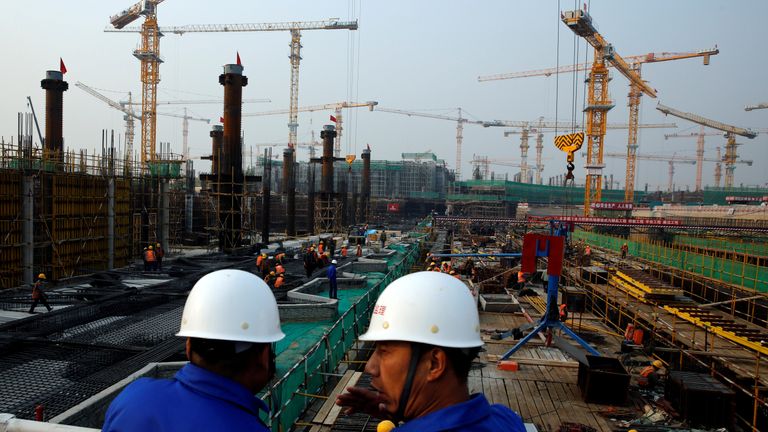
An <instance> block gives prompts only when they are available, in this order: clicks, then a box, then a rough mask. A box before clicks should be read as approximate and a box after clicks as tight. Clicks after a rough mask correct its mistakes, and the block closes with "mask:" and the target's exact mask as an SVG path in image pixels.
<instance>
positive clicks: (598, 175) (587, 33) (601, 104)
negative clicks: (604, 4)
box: [562, 9, 656, 215]
mask: <svg viewBox="0 0 768 432" xmlns="http://www.w3.org/2000/svg"><path fill="white" fill-rule="evenodd" d="M562 21H563V23H565V25H566V26H568V28H570V29H571V30H572V31H573V32H574V33H576V35H578V36H580V37H582V38H584V39H585V40H586V41H587V42H589V44H590V45H592V47H594V59H593V62H592V68H591V70H590V73H589V90H588V92H589V94H588V102H587V107H586V111H587V130H586V134H587V162H586V164H585V165H584V168H585V169H586V170H587V179H586V182H585V184H584V214H585V215H589V212H590V206H591V203H593V202H600V201H601V199H602V179H603V175H602V172H603V168H604V167H605V164H603V148H604V141H605V125H606V122H607V120H606V119H607V116H608V111H609V110H610V109H611V108H613V106H614V105H613V103H612V101H611V100H610V99H609V97H608V81H609V76H608V67H607V65H606V61H608V62H610V64H612V65H613V66H614V67H615V68H616V69H617V70H618V71H619V72H621V74H622V75H624V76H625V77H626V78H627V79H628V80H629V81H630V83H632V84H633V85H634V86H636V87H637V91H638V92H639V93H641V94H642V93H645V94H647V95H649V96H651V97H656V91H655V90H654V89H653V88H651V87H650V86H649V85H648V84H647V83H646V82H645V81H643V80H642V78H641V77H640V76H639V75H638V74H637V72H636V70H634V69H633V68H632V67H631V66H629V65H628V64H627V63H626V61H625V60H624V59H623V58H622V57H621V56H620V55H619V54H618V53H616V52H615V50H614V49H613V46H612V45H611V44H609V43H608V42H607V41H606V40H605V39H604V38H603V36H602V35H601V34H600V33H598V31H597V29H595V27H594V25H593V24H592V18H591V17H590V16H589V14H588V13H587V12H586V11H583V10H580V9H577V10H574V11H567V12H564V13H563V15H562ZM637 102H638V103H639V96H638V101H637ZM630 111H631V110H630ZM636 117H637V112H635V118H636ZM632 121H633V118H632V114H631V113H630V135H632V134H633V133H634V135H635V141H636V136H637V131H636V128H635V129H633V126H632ZM633 189H634V188H633Z"/></svg>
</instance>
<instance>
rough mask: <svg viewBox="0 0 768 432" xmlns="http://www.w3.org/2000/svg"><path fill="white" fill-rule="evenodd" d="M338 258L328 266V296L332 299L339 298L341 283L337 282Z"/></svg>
mask: <svg viewBox="0 0 768 432" xmlns="http://www.w3.org/2000/svg"><path fill="white" fill-rule="evenodd" d="M336 264H338V263H337V262H336V260H333V261H331V265H329V266H328V270H327V272H326V276H327V277H328V297H329V298H332V299H338V298H339V293H338V290H339V285H338V283H337V282H336Z"/></svg>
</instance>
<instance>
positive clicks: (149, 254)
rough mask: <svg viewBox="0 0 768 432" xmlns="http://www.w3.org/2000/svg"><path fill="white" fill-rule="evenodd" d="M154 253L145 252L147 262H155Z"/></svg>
mask: <svg viewBox="0 0 768 432" xmlns="http://www.w3.org/2000/svg"><path fill="white" fill-rule="evenodd" d="M155 260H156V258H155V251H153V250H147V262H155Z"/></svg>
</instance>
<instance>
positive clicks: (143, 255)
mask: <svg viewBox="0 0 768 432" xmlns="http://www.w3.org/2000/svg"><path fill="white" fill-rule="evenodd" d="M147 250H148V249H147V247H146V246H144V250H143V251H141V260H142V261H143V262H144V271H149V263H148V262H147Z"/></svg>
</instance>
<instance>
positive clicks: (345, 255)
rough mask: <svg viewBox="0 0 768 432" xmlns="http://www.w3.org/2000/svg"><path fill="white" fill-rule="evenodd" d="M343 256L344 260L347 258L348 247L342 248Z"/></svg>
mask: <svg viewBox="0 0 768 432" xmlns="http://www.w3.org/2000/svg"><path fill="white" fill-rule="evenodd" d="M341 256H343V257H344V258H346V257H347V247H346V246H342V248H341Z"/></svg>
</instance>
